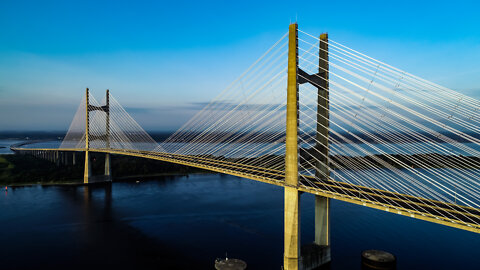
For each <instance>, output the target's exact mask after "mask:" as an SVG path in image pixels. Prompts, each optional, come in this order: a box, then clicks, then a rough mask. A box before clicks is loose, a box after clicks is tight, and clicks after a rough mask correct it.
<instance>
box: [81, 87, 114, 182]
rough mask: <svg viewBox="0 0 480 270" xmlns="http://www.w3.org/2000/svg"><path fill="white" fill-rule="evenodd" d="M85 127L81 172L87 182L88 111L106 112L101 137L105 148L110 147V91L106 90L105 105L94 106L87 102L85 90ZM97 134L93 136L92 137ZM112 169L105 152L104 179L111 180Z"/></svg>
mask: <svg viewBox="0 0 480 270" xmlns="http://www.w3.org/2000/svg"><path fill="white" fill-rule="evenodd" d="M86 95H87V96H86V121H85V122H86V127H85V171H84V174H83V183H84V184H88V182H89V180H90V177H91V170H92V168H91V164H90V159H89V150H90V139H91V138H90V111H102V112H105V114H106V117H105V119H106V123H105V125H106V126H105V135H102V136H101V138H102V139H104V140H105V146H106V149H110V91H109V90H108V89H107V91H106V105H105V106H94V105H90V102H89V89H88V88H87V90H86ZM97 137H98V136H94V137H93V139H95V138H97ZM111 175H112V171H111V165H110V153H105V179H106V180H107V181H111V180H112V178H111Z"/></svg>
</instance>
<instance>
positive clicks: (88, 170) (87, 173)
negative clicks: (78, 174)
mask: <svg viewBox="0 0 480 270" xmlns="http://www.w3.org/2000/svg"><path fill="white" fill-rule="evenodd" d="M89 161H90V160H89V157H88V151H85V171H84V173H83V183H84V184H88V181H89V180H90V176H91V167H90V162H89Z"/></svg>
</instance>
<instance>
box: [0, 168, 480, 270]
mask: <svg viewBox="0 0 480 270" xmlns="http://www.w3.org/2000/svg"><path fill="white" fill-rule="evenodd" d="M0 195H1V196H0V239H1V240H0V241H1V245H0V268H1V269H43V268H47V267H48V268H49V269H107V268H108V269H214V268H213V263H214V260H215V258H217V257H224V256H225V253H226V252H228V256H229V257H234V258H240V259H243V260H245V261H246V262H247V263H248V265H249V266H248V269H280V266H281V265H282V252H283V190H282V188H280V187H276V186H272V185H268V184H264V183H260V182H255V181H251V180H246V179H241V178H238V177H234V176H225V175H220V174H198V175H190V176H188V177H187V176H182V177H165V178H161V177H159V178H158V179H156V180H148V181H144V180H140V182H138V183H137V182H136V181H133V182H114V183H113V184H111V185H98V186H89V187H83V186H38V185H36V186H29V187H17V188H9V189H8V192H5V191H3V190H2V194H0ZM301 197H302V198H301V206H302V209H301V211H302V212H301V216H302V220H301V228H302V232H301V235H302V242H303V243H308V242H311V241H312V240H313V232H314V224H313V221H314V216H313V210H314V204H313V202H314V198H313V196H311V195H310V194H303V195H302V196H301ZM331 234H332V235H331V240H332V264H331V268H330V269H360V253H361V251H362V250H365V249H383V250H387V251H390V252H392V253H394V254H395V255H396V256H397V258H398V269H478V268H479V267H480V256H478V254H479V252H478V247H479V246H480V235H478V234H474V233H470V232H466V231H461V230H458V229H454V228H449V227H446V226H442V225H438V224H432V223H428V222H424V221H420V220H415V219H411V218H408V217H404V216H400V215H395V214H391V213H386V212H381V211H378V210H374V209H369V208H366V207H361V206H357V205H352V204H347V203H344V202H340V201H332V204H331Z"/></svg>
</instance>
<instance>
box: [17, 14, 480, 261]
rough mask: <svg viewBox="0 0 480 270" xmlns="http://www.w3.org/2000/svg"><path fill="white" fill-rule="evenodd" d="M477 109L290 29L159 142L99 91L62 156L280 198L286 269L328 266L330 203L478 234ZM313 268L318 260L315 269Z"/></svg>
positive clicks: (53, 152) (48, 152)
mask: <svg viewBox="0 0 480 270" xmlns="http://www.w3.org/2000/svg"><path fill="white" fill-rule="evenodd" d="M479 107H480V101H479V100H476V99H474V98H471V97H468V96H465V95H463V94H460V93H458V92H455V91H453V90H451V89H448V88H445V87H442V86H439V85H437V84H434V83H432V82H429V81H427V80H424V79H422V78H420V77H417V76H414V75H412V74H409V73H407V72H405V71H403V70H400V69H398V68H395V67H393V66H391V65H388V64H385V63H383V62H381V61H378V60H376V59H373V58H371V57H369V56H367V55H365V54H362V53H360V52H358V51H356V50H354V49H351V48H349V47H347V46H345V45H343V44H341V43H339V42H336V41H335V40H332V39H329V37H328V35H327V34H321V35H320V36H315V35H311V34H309V33H306V32H304V31H302V30H300V29H298V27H297V25H296V24H292V25H290V28H289V31H288V32H287V33H285V35H283V36H282V37H281V38H280V39H279V40H278V41H277V42H275V43H274V45H273V46H272V47H271V48H269V49H268V50H267V52H265V54H263V55H262V56H261V57H260V58H259V59H258V60H257V61H256V62H255V63H254V64H253V65H252V66H250V67H249V68H248V69H247V70H246V71H245V72H244V73H243V74H242V75H241V76H240V77H239V78H238V79H237V80H235V81H234V82H233V83H232V84H231V85H229V86H228V87H227V88H226V89H225V90H224V91H223V92H221V93H220V94H219V95H218V96H217V97H216V98H215V99H214V100H213V101H211V102H210V103H209V104H208V105H206V106H205V107H204V108H203V109H202V110H201V111H200V112H198V113H197V114H196V115H195V116H194V117H193V118H192V119H190V120H189V121H188V122H187V123H185V124H184V125H183V126H182V127H181V128H180V129H179V130H177V131H176V132H175V133H174V134H172V135H171V136H170V137H169V138H168V139H166V140H165V141H163V142H161V143H158V142H156V141H155V140H154V139H152V137H151V136H150V135H149V134H148V133H147V132H145V131H144V130H143V129H142V128H141V126H140V125H138V123H137V122H136V121H135V120H134V119H133V118H132V117H131V116H130V115H129V114H128V113H127V111H126V110H125V109H124V108H123V107H122V106H121V105H120V104H119V102H118V101H117V100H116V99H115V98H114V97H112V96H111V95H110V93H109V91H108V90H107V94H106V97H105V99H104V100H103V101H101V102H98V101H97V100H95V98H94V97H93V96H91V95H90V93H89V91H88V89H87V91H86V95H85V97H84V99H83V100H82V102H81V104H80V106H79V107H78V110H77V113H76V114H75V116H74V119H73V121H72V123H71V125H70V128H69V130H68V132H67V134H66V136H65V137H64V139H63V142H62V144H61V145H60V147H59V148H55V149H47V148H33V147H31V146H28V147H27V146H22V147H15V148H12V150H14V151H15V152H17V153H20V154H32V155H35V156H39V157H46V158H53V159H57V160H58V159H60V157H63V158H66V157H72V158H75V157H76V156H77V154H75V153H78V152H82V153H83V152H84V153H85V159H84V160H85V174H84V182H85V183H89V182H91V179H92V178H91V169H90V162H89V153H92V152H99V153H105V155H106V158H105V175H106V176H110V175H111V166H110V155H111V154H116V155H128V156H135V157H142V158H149V159H156V160H162V161H166V162H172V163H177V164H183V165H188V166H192V167H197V168H202V169H206V170H210V171H214V172H220V173H226V174H230V175H236V176H239V177H243V178H246V179H252V180H256V181H260V182H264V183H268V184H274V185H277V186H281V187H284V190H285V253H284V267H285V269H297V268H298V267H300V268H303V269H309V267H313V266H316V265H319V264H322V263H324V262H328V261H329V260H330V251H329V246H330V235H329V232H330V219H329V211H330V203H329V200H330V199H337V200H342V201H346V202H350V203H354V204H359V205H363V206H366V207H371V208H376V209H379V210H383V211H387V212H392V213H395V214H401V215H405V216H408V217H411V218H416V219H421V220H425V221H430V222H434V223H439V224H443V225H447V226H451V227H455V228H459V229H462V230H468V231H472V232H476V233H479V232H480V200H479V198H480V197H479V194H480V180H479V179H480V178H479V176H480V152H479V150H480V139H479V135H480V133H479V128H478V127H479V126H480V125H479V122H480V118H479V117H480V112H479ZM303 192H308V193H312V194H315V195H316V200H315V223H316V224H315V230H316V231H315V244H316V249H314V250H315V251H314V252H315V253H316V255H315V256H312V255H311V254H301V252H300V244H299V226H300V225H299V203H300V194H301V193H303ZM313 257H315V259H312V258H313Z"/></svg>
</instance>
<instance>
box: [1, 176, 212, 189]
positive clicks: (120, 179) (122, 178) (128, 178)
mask: <svg viewBox="0 0 480 270" xmlns="http://www.w3.org/2000/svg"><path fill="white" fill-rule="evenodd" d="M199 174H218V173H216V172H215V173H209V172H191V173H187V174H182V173H174V172H171V173H154V174H149V175H129V176H120V177H115V179H114V180H112V181H98V182H91V183H89V184H87V185H103V184H107V183H120V182H133V181H135V180H134V179H143V181H155V180H161V179H151V178H154V177H163V176H177V177H181V176H189V175H199ZM2 186H3V184H2ZM4 186H5V187H9V188H16V187H31V186H85V184H84V183H83V182H82V180H79V181H73V182H72V181H58V182H42V181H39V182H27V183H19V184H10V185H4Z"/></svg>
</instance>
